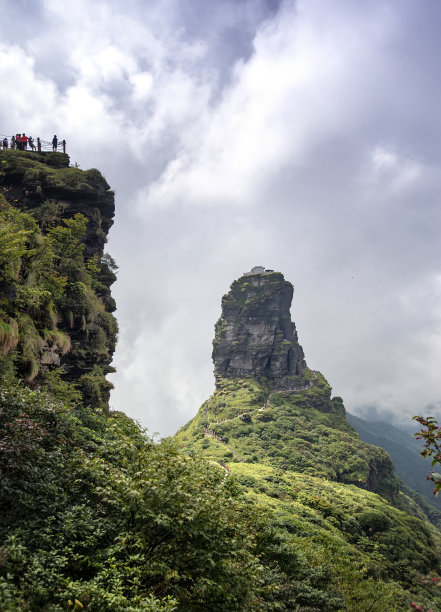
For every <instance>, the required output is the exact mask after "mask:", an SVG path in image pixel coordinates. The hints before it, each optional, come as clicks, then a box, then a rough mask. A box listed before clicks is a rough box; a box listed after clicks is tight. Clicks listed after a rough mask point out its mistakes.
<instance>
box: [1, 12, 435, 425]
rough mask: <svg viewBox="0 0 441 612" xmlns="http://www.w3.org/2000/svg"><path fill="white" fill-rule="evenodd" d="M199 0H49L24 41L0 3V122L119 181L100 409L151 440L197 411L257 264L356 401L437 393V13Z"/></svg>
mask: <svg viewBox="0 0 441 612" xmlns="http://www.w3.org/2000/svg"><path fill="white" fill-rule="evenodd" d="M257 4H258V6H257ZM33 6H34V7H35V6H36V5H33ZM204 6H205V5H203V4H198V3H195V2H194V0H189V2H188V3H185V4H182V3H180V2H178V1H177V0H160V1H158V2H155V3H145V2H141V1H139V2H137V1H135V0H132V1H131V2H127V3H125V4H122V3H119V2H112V1H111V0H99V1H96V2H93V3H91V2H88V1H86V0H76V1H75V2H73V3H70V4H66V3H63V2H59V0H44V2H41V3H39V5H38V7H39V10H38V11H37V9H36V8H34V11H35V13H33V14H32V16H29V19H28V21H29V23H28V24H27V25H28V26H29V28H28V30H27V36H25V37H23V40H21V41H16V40H15V39H14V36H13V32H14V31H15V28H14V27H11V24H10V23H8V19H7V17H8V16H9V17H10V16H14V17H15V16H16V15H17V9H16V8H14V7H12V5H11V7H6V8H5V11H6V12H7V14H6V16H5V19H4V20H2V23H1V24H0V35H1V40H2V41H3V43H2V45H1V46H0V77H1V79H2V83H3V84H5V83H6V84H7V87H5V86H4V85H3V87H2V96H1V97H0V115H1V116H2V118H3V122H4V123H3V126H1V130H5V131H7V132H9V131H10V132H11V134H12V132H15V131H17V129H20V130H21V131H23V130H24V131H26V132H31V133H33V135H41V136H47V137H50V136H51V135H52V134H53V133H54V132H56V133H57V134H60V135H62V137H66V139H67V141H68V152H69V153H70V154H71V155H72V156H73V160H75V161H77V162H79V163H80V165H81V166H82V167H91V166H94V167H98V168H100V169H101V170H102V171H103V172H104V174H105V176H106V178H107V180H108V181H109V183H110V184H111V186H112V188H115V189H116V191H117V217H116V224H115V226H114V228H113V229H112V233H111V240H110V244H109V247H110V250H111V252H112V254H114V255H115V256H116V258H117V260H118V263H119V264H120V274H119V281H118V283H117V285H116V286H115V290H114V293H115V296H116V298H117V301H118V305H119V310H118V317H119V319H120V325H121V330H122V332H121V339H120V344H119V348H118V351H117V355H116V366H117V367H118V369H119V372H118V374H117V375H116V376H114V377H113V379H114V381H115V383H116V385H117V388H116V390H115V392H114V394H113V395H112V403H113V405H114V407H115V408H120V409H126V410H127V412H128V413H129V414H132V415H135V416H137V417H139V418H141V419H142V420H143V422H144V423H145V424H146V425H147V426H148V427H149V428H150V429H151V430H156V429H160V430H161V431H163V432H165V433H172V431H173V428H175V427H177V426H178V425H180V424H182V423H183V422H184V421H185V420H186V419H187V418H190V417H191V416H192V415H193V414H194V412H195V410H196V409H197V407H198V404H199V403H200V402H201V401H202V399H203V398H204V397H205V396H206V395H207V394H208V393H209V391H210V390H211V388H212V385H213V378H212V373H211V370H212V365H211V363H210V352H211V337H212V334H213V325H214V322H215V320H216V318H217V317H218V316H219V313H220V299H221V296H222V294H223V293H224V292H225V291H226V290H227V288H228V285H229V284H230V282H231V281H232V280H234V278H236V277H237V276H239V275H240V274H241V273H242V272H243V271H244V270H246V269H249V268H250V267H251V266H252V265H255V264H263V265H266V266H268V267H271V268H275V269H279V270H281V271H282V272H283V273H284V274H285V277H286V278H287V279H288V280H290V281H292V282H293V283H294V284H295V286H296V298H295V305H294V309H293V312H294V313H295V314H294V319H295V321H296V324H297V328H298V331H299V335H300V340H301V342H302V343H303V345H304V348H305V351H306V357H307V360H308V361H309V362H310V363H311V364H312V365H313V366H314V367H316V368H318V369H320V370H322V371H323V372H324V374H325V375H326V376H327V377H328V378H329V380H330V383H331V384H333V385H334V387H335V390H336V392H337V393H339V394H341V395H342V396H343V397H344V398H345V399H346V400H347V404H348V405H349V407H350V408H351V409H352V410H354V411H356V409H357V406H359V407H361V406H362V405H363V404H367V403H371V404H373V403H377V405H379V406H380V407H381V406H384V407H387V408H390V409H391V410H392V411H395V412H396V414H398V415H401V414H408V413H410V412H414V411H415V410H414V407H416V405H417V404H419V405H421V404H424V403H429V402H434V403H435V402H437V401H439V387H438V383H437V377H436V372H437V371H438V369H439V368H438V355H439V354H440V349H441V333H440V321H439V317H438V314H437V311H436V310H437V309H436V308H435V305H437V304H438V303H439V290H438V285H437V284H436V282H435V281H434V280H433V279H434V278H437V275H438V276H439V273H440V267H441V266H440V264H441V262H440V257H439V238H440V237H439V227H441V225H440V222H441V219H440V215H441V212H440V211H441V207H440V202H439V199H440V196H439V194H440V193H441V190H440V187H441V185H440V173H439V167H440V163H439V162H440V160H439V134H438V131H439V129H438V127H437V126H438V124H439V121H438V106H439V105H438V104H437V100H438V99H439V87H440V86H439V84H438V82H439V79H438V66H437V63H436V57H437V55H438V54H437V52H436V51H439V50H440V49H439V46H440V42H439V37H438V32H437V31H436V28H434V27H433V23H434V22H435V20H433V19H431V17H430V13H431V11H432V10H435V9H432V8H431V9H428V11H427V14H426V13H425V12H418V14H416V13H415V12H414V3H413V2H408V1H407V0H403V2H402V3H400V7H399V8H398V9H397V6H396V3H394V2H388V1H386V2H384V1H383V0H381V1H378V2H377V1H375V0H374V1H373V2H369V3H353V2H352V1H351V0H342V2H339V3H334V4H333V5H332V7H331V6H330V4H329V3H328V2H327V1H325V0H308V1H306V0H302V1H298V2H295V3H294V2H291V1H286V2H284V3H283V4H282V5H281V7H280V8H279V10H278V11H269V9H268V8H266V7H267V6H268V5H266V4H265V3H264V2H259V3H256V4H254V3H234V2H228V6H227V7H226V8H225V9H224V7H223V9H222V10H221V9H219V8H217V7H215V9H213V11H214V12H213V11H208V9H206V8H201V7H204ZM197 7H199V9H200V10H198V12H197V14H196V8H197ZM254 7H256V8H254ZM22 17H23V19H24V20H26V15H24V14H23V16H22ZM7 23H8V25H7V26H6V24H7ZM20 25H21V24H20ZM11 37H12V38H11ZM428 50H430V52H429V51H428ZM1 130H0V131H1ZM37 132H38V133H37Z"/></svg>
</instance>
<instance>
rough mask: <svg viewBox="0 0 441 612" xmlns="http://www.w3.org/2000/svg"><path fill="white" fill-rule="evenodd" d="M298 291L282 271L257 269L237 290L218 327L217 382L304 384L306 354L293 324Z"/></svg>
mask: <svg viewBox="0 0 441 612" xmlns="http://www.w3.org/2000/svg"><path fill="white" fill-rule="evenodd" d="M293 293H294V288H293V286H292V285H291V283H289V282H288V281H286V280H285V279H284V277H283V275H282V274H281V273H280V272H274V271H273V270H265V268H263V267H262V266H256V267H255V268H253V269H252V270H251V272H247V273H245V274H243V275H242V276H241V277H240V278H239V279H238V280H236V281H234V282H233V284H232V285H231V288H230V291H229V293H227V294H226V295H225V296H224V297H223V298H222V316H221V318H220V319H219V320H218V322H217V323H216V328H215V338H214V341H213V355H212V356H213V362H214V373H215V376H216V377H219V376H222V377H228V378H236V377H243V376H252V377H254V378H257V379H260V378H265V379H268V380H269V381H270V382H271V383H273V384H274V385H275V386H276V387H281V388H283V387H289V386H290V385H292V384H293V383H294V384H296V383H298V382H300V381H301V380H302V378H303V377H302V374H303V370H304V369H305V368H306V363H305V360H304V353H303V349H302V347H301V346H300V345H299V343H298V339H297V332H296V328H295V325H294V323H293V322H292V321H291V315H290V306H291V302H292V297H293Z"/></svg>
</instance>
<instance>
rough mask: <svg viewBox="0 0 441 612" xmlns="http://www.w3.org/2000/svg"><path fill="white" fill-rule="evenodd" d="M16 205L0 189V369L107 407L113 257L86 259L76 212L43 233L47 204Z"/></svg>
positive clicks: (113, 332) (82, 220)
mask: <svg viewBox="0 0 441 612" xmlns="http://www.w3.org/2000/svg"><path fill="white" fill-rule="evenodd" d="M4 193H5V194H6V195H8V189H7V188H4ZM14 204H15V202H12V203H9V202H8V201H7V200H6V198H5V197H4V195H3V194H0V372H2V373H3V374H4V373H6V372H13V371H16V372H17V374H18V375H19V377H21V378H23V379H24V380H26V381H27V382H28V383H29V384H32V385H33V386H34V388H38V387H40V386H41V385H47V386H49V387H50V388H51V389H52V390H53V392H54V393H57V392H58V391H61V392H62V393H63V394H66V393H67V392H68V390H70V391H71V394H72V396H74V397H77V398H79V397H82V399H83V401H84V402H85V403H86V404H88V405H92V406H101V407H105V405H106V404H107V399H108V391H109V389H110V387H111V385H110V383H108V382H107V381H106V379H105V376H104V375H105V374H106V373H107V372H108V371H112V368H110V367H108V366H106V364H107V363H108V362H109V361H110V358H111V354H112V352H113V349H114V347H115V343H116V337H117V332H118V327H117V323H116V319H115V318H114V316H113V315H112V314H111V313H110V312H109V311H108V307H107V303H106V296H107V294H108V286H107V284H108V283H107V278H109V276H114V274H113V272H112V269H111V268H112V267H114V266H113V261H112V259H111V258H110V257H109V256H108V255H102V256H99V255H97V254H96V255H92V256H90V257H88V258H87V257H85V254H84V248H85V245H84V243H83V242H82V240H83V238H84V236H85V234H86V228H87V223H88V220H87V219H86V217H85V216H84V215H82V214H81V213H76V214H75V215H74V216H73V217H71V218H66V219H64V220H62V221H61V220H59V223H56V222H55V221H54V222H53V223H51V224H48V225H46V226H45V231H44V232H43V231H42V229H41V225H42V224H43V225H44V223H41V218H45V217H44V211H46V212H47V209H48V207H49V205H50V203H49V204H48V203H46V204H43V205H42V207H39V208H38V209H36V210H33V211H32V212H23V211H21V210H19V209H18V208H17V207H16V206H14ZM36 217H37V218H36ZM37 220H38V221H40V225H39V223H38V222H37ZM60 362H61V363H62V364H63V365H64V368H63V367H62V368H60ZM72 381H74V382H75V383H77V384H76V386H71V385H68V384H67V382H72Z"/></svg>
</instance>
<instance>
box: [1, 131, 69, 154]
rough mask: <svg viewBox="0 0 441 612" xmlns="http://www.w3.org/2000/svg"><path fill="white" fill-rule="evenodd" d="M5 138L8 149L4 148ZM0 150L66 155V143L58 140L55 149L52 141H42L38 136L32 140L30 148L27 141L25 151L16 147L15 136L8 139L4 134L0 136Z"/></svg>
mask: <svg viewBox="0 0 441 612" xmlns="http://www.w3.org/2000/svg"><path fill="white" fill-rule="evenodd" d="M5 138H6V139H7V141H8V147H5V146H4V144H3V142H4V139H5ZM13 139H14V140H13ZM0 148H3V149H6V148H9V149H19V150H24V151H37V152H38V153H45V152H48V151H56V152H57V153H61V152H63V153H66V141H65V140H60V139H58V142H57V147H56V148H54V146H53V144H52V140H44V139H43V138H40V137H39V136H38V137H37V138H34V139H33V144H32V146H31V145H30V144H29V141H28V143H27V147H26V149H24V148H22V147H20V146H18V144H17V143H15V135H13V137H11V138H10V137H9V136H7V135H6V134H0Z"/></svg>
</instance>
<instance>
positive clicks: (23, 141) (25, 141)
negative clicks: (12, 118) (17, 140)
mask: <svg viewBox="0 0 441 612" xmlns="http://www.w3.org/2000/svg"><path fill="white" fill-rule="evenodd" d="M28 140H29V138H28V137H27V136H26V134H25V133H24V132H23V134H22V137H21V144H22V147H23V151H26V150H27V148H28Z"/></svg>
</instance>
